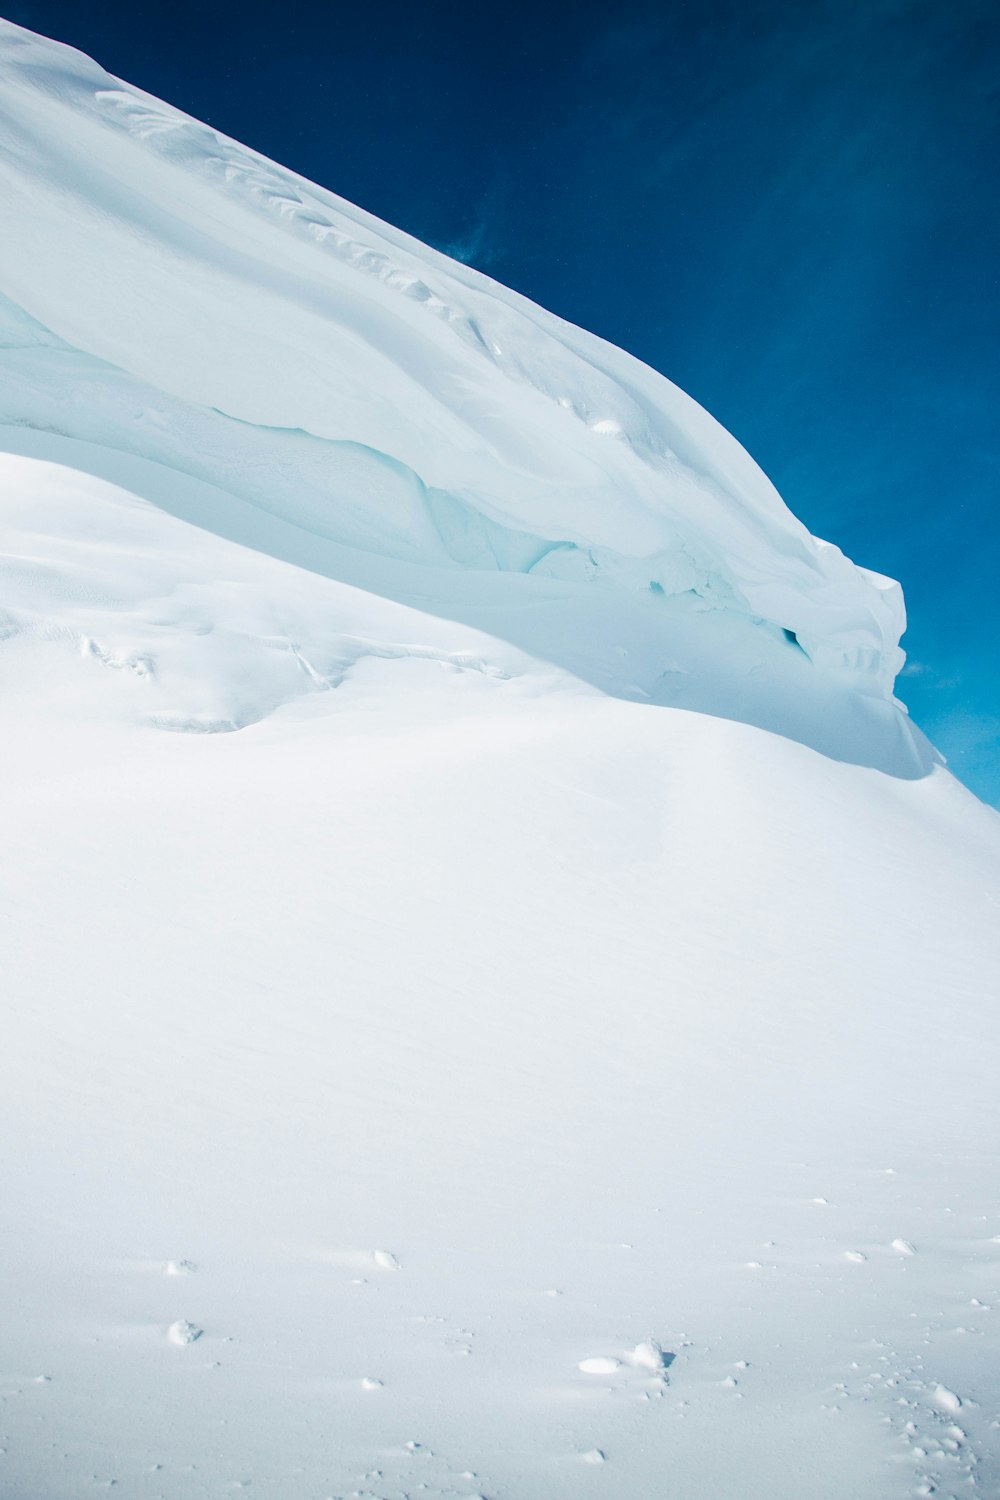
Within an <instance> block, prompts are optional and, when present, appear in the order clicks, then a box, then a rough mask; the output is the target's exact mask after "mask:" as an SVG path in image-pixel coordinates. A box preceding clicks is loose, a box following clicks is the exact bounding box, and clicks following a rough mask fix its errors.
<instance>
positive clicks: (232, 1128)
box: [0, 22, 1000, 1500]
mask: <svg viewBox="0 0 1000 1500" xmlns="http://www.w3.org/2000/svg"><path fill="white" fill-rule="evenodd" d="M0 207H2V214H3V217H2V227H0V507H2V509H0V515H2V527H3V545H2V549H0V552H2V556H0V724H2V733H3V740H2V743H3V748H4V766H5V773H6V774H5V775H4V777H3V794H4V802H5V807H4V812H3V829H4V850H5V856H6V857H5V859H4V860H3V867H2V876H0V880H2V884H0V923H2V927H0V943H2V948H0V952H2V973H3V976H4V993H5V997H6V1001H7V1025H6V1028H5V1038H4V1045H3V1048H2V1049H0V1067H2V1071H3V1082H2V1088H0V1111H2V1121H3V1136H2V1138H3V1141H4V1145H5V1150H4V1153H3V1157H4V1179H3V1192H2V1195H0V1248H2V1264H3V1265H4V1267H5V1273H6V1274H5V1276H4V1289H5V1303H4V1308H3V1326H4V1330H5V1339H4V1352H3V1354H2V1356H0V1400H2V1411H3V1416H2V1421H0V1432H2V1433H3V1434H4V1436H3V1437H2V1438H0V1447H3V1449H4V1452H3V1453H2V1454H0V1476H3V1479H2V1483H3V1484H4V1485H5V1488H4V1491H3V1492H4V1493H5V1494H10V1495H11V1496H13V1497H17V1500H29V1497H31V1500H35V1497H41V1496H45V1497H46V1500H49V1497H53V1500H70V1497H73V1500H75V1497H77V1496H85V1495H90V1494H91V1493H93V1492H95V1491H96V1490H98V1489H101V1488H106V1487H107V1486H109V1485H112V1484H114V1485H117V1486H118V1487H119V1489H120V1490H121V1492H122V1493H124V1494H127V1495H130V1496H131V1495H135V1496H141V1497H146V1496H148V1497H153V1496H163V1497H167V1500H180V1497H200V1496H206V1497H207V1496H215V1495H224V1494H228V1493H233V1492H236V1491H238V1490H239V1489H241V1488H249V1487H251V1486H252V1492H253V1493H256V1494H260V1495H264V1496H273V1497H275V1500H299V1497H302V1500H306V1497H319V1500H322V1497H324V1496H339V1497H345V1500H346V1497H347V1496H365V1497H370V1496H378V1497H385V1500H401V1497H403V1496H410V1497H413V1496H416V1495H417V1494H418V1493H419V1494H427V1495H430V1496H452V1495H458V1496H468V1497H471V1496H474V1495H477V1494H478V1495H485V1496H488V1497H490V1500H508V1497H509V1500H580V1497H588V1496H595V1497H596V1496H603V1497H606V1500H624V1497H626V1496H628V1497H633V1496H634V1497H640V1496H641V1497H647V1496H648V1497H654V1496H660V1495H664V1496H668V1495H669V1496H670V1497H671V1500H716V1497H719V1496H721V1495H732V1496H738V1497H739V1500H785V1497H787V1500H807V1497H815V1500H892V1497H896V1496H898V1497H903V1496H911V1495H913V1496H915V1495H929V1494H932V1493H934V1492H935V1490H936V1491H937V1492H938V1493H940V1494H943V1495H948V1494H954V1495H955V1496H959V1497H964V1496H966V1495H974V1494H982V1495H984V1496H985V1495H989V1494H993V1493H995V1492H996V1491H997V1489H998V1487H1000V1390H998V1381H997V1367H998V1356H1000V1335H998V1329H1000V1305H998V1307H997V1311H996V1312H994V1311H993V1310H992V1309H993V1306H994V1303H995V1302H996V1303H998V1304H1000V1202H998V1199H997V1192H996V1182H997V1166H998V1157H1000V1152H998V1129H997V1127H998V1115H1000V1109H998V1105H997V1102H996V1093H997V1090H996V1086H995V1079H996V1076H997V1071H998V1065H1000V1056H998V1052H1000V1047H998V1041H1000V1027H998V1021H997V1016H996V997H997V991H998V986H997V979H998V976H1000V922H998V920H997V917H998V911H997V906H998V899H997V898H998V893H1000V879H998V876H1000V820H998V819H997V817H996V815H995V814H993V813H992V812H990V811H989V810H988V809H986V808H984V807H983V806H982V805H981V804H979V803H978V802H977V801H976V800H975V799H974V798H973V797H972V796H971V795H970V794H969V793H968V792H966V791H965V790H964V789H963V788H962V787H961V786H960V785H959V784H958V783H957V782H956V781H955V780H954V779H953V778H952V777H951V776H950V775H949V774H948V772H947V770H946V769H945V768H944V766H943V765H942V764H941V762H940V758H939V757H937V756H936V754H935V753H934V751H933V749H932V748H931V747H930V746H929V745H928V744H927V742H926V741H925V740H924V739H923V737H922V736H921V735H920V733H919V731H918V730H917V729H916V728H915V727H914V726H913V725H912V724H911V723H910V721H909V719H908V718H907V717H906V714H905V711H904V710H903V709H902V708H901V707H900V705H898V704H897V703H896V702H895V700H894V699H893V697H892V686H893V681H894V678H895V675H896V672H897V671H898V668H899V665H900V663H901V660H902V654H901V652H900V650H899V645H898V643H899V638H900V635H901V632H902V628H903V624H904V617H903V607H902V596H901V593H900V590H899V588H898V586H897V585H896V584H895V583H893V582H891V581H890V580H887V579H885V578H882V577H879V576H878V575H875V574H872V573H870V572H867V571H865V570H863V569H860V568H857V567H855V566H854V565H853V564H852V563H850V562H849V561H848V560H847V559H846V558H844V556H843V555H842V554H841V553H840V552H839V551H838V549H837V548H836V547H834V546H832V545H830V544H829V543H825V542H820V541H817V540H816V539H815V538H813V537H811V536H810V535H809V533H808V532H807V531H806V530H805V529H804V528H803V527H802V526H801V525H800V523H799V522H798V521H797V520H796V519H795V517H794V516H793V515H792V514H791V513H790V512H789V511H788V510H787V508H786V507H785V505H784V503H783V502H782V500H781V499H780V497H779V496H778V495H777V493H776V492H775V490H774V489H773V487H772V486H771V485H770V484H769V482H768V481H767V479H766V478H765V476H764V475H763V474H762V473H761V472H760V470H759V469H758V468H757V467H756V465H755V464H754V463H753V461H752V460H751V459H750V458H749V457H748V455H747V454H746V453H745V452H744V451H743V450H742V449H741V448H740V446H739V445H738V444H737V443H736V442H735V441H734V440H733V439H732V438H731V437H730V436H729V435H728V434H727V433H726V432H725V431H723V429H721V428H720V427H719V426H718V424H717V423H715V422H714V421H713V420H712V418H711V417H709V416H708V415H707V414H706V413H705V412H704V411H702V410H701V409H700V408H699V407H698V406H697V405H696V404H695V403H694V402H692V401H691V400H690V399H689V398H688V397H687V396H685V395H684V394H683V393H682V392H680V391H679V390H677V389H676V387H674V386H672V385H671V384H670V383H669V382H668V381H666V380H664V379H663V378H662V377H661V376H659V375H658V374H656V373H654V372H653V371H651V370H649V369H647V368H646V367H645V366H643V365H641V364H640V363H638V362H637V361H636V360H634V359H632V358H630V357H629V356H628V355H626V354H624V353H622V352H621V351H620V350H617V349H614V348H612V347H611V346H609V345H607V344H605V343H603V342H602V341H601V340H599V339H597V338H594V337H592V336H591V335H589V334H586V333H583V332H581V331H580V330H579V329H576V328H572V327H570V326H569V325H567V324H565V323H563V322H561V321H560V320H559V319H558V318H555V317H553V316H552V315H550V314H548V313H545V312H543V311H542V310H541V309H540V308H537V307H535V306H533V305H532V304H531V303H529V302H527V301H526V300H525V299H524V298H522V297H519V296H517V295H516V294H515V293H513V292H510V291H508V290H506V289H505V288H503V287H501V286H498V285H497V284H496V283H494V282H492V281H491V280H490V279H489V278H487V277H484V276H482V275H480V274H478V273H476V272H475V271H472V270H470V269H468V268H467V267H464V266H460V265H457V264H455V263H454V262H452V261H450V260H448V259H447V257H445V256H442V255H440V254H437V253H436V252H434V251H432V250H429V249H427V248H426V247H425V246H423V245H420V244H419V243H417V242H416V241H414V240H412V239H410V238H409V237H408V236H406V235H404V234H402V233H400V232H399V231H397V230H394V229H392V228H390V227H389V226H387V225H385V224H383V223H381V222H379V221H378V220H375V219H373V218H372V217H371V216H369V215H367V214H365V213H363V212H362V211H361V210H359V209H357V208H354V207H353V206H352V205H350V204H347V203H345V202H344V201H343V200H341V199H338V198H336V197H335V196H333V195H332V194H330V193H327V192H325V191H323V190H322V189H320V188H317V187H315V186H313V185H312V184H310V183H307V182H305V181H303V180H302V179H301V178H299V177H297V176H295V175H294V174H293V173H291V172H288V171H285V170H284V169H282V168H280V167H277V166H275V165H274V164H273V163H271V162H269V161H266V160H264V159H262V158H261V157H259V156H257V155H255V154H254V153H253V152H251V151H249V150H247V149H245V148H244V147H241V146H239V145H237V144H235V143H234V142H232V141H230V140H227V139H225V138H224V137H221V136H219V135H218V134H217V133H216V132H215V131H213V130H211V129H209V128H208V127H207V126H204V125H201V124H198V123H197V122H195V121H193V120H191V119H189V118H188V117H187V116H184V115H182V114H180V113H178V112H177V111H176V110H173V109H171V108H170V107H169V106H168V105H165V104H162V103H160V102H159V101H157V100H155V99H152V98H150V97H149V96H148V95H145V94H143V93H141V92H140V91H139V90H136V89H133V88H131V87H130V86H129V85H127V84H124V83H122V82H121V81H120V80H117V79H114V78H112V77H109V76H108V75H107V74H106V73H104V72H103V71H102V69H101V68H100V67H98V66H97V64H95V63H93V62H91V61H90V60H89V59H87V58H85V57H83V56H81V55H80V54H79V53H77V52H74V51H72V50H71V49H69V48H66V47H63V46H60V45H58V44H56V43H54V42H49V41H46V40H43V39H41V38H39V37H36V36H34V35H33V34H31V33H29V32H26V31H24V30H22V29H20V28H18V27H16V26H13V25H10V24H8V23H6V22H4V23H0ZM169 731H173V732H169Z"/></svg>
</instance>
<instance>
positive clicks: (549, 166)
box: [0, 0, 1000, 805]
mask: <svg viewBox="0 0 1000 1500" xmlns="http://www.w3.org/2000/svg"><path fill="white" fill-rule="evenodd" d="M0 10H3V13H4V14H6V15H7V16H9V17H10V19H12V20H15V21H19V22H20V23H21V24H23V25H25V26H30V27H32V28H33V29H34V30H36V31H41V32H44V33H46V34H48V35H50V36H55V37H58V38H59V39H60V40H62V41H66V42H70V43H72V44H73V45H74V46H77V47H81V48H82V49H83V50H84V51H86V52H89V53H91V54H92V55H93V56H94V57H96V58H97V59H98V60H99V61H100V62H101V63H103V64H104V66H105V67H107V68H109V69H110V70H111V71H112V72H114V73H117V74H120V75H121V76H122V77H125V78H127V79H129V80H130V81H131V82H133V83H136V84H138V85H140V86H141V87H142V88H145V89H147V90H149V91H150V92H151V93H154V94H157V95H159V96H160V97H162V98H164V99H167V100H169V101H170V102H171V103H173V104H175V105H177V106H179V107H180V108H182V109H185V110H187V111H189V112H190V113H191V114H193V115H196V116H198V117H199V118H200V119H203V120H207V121H209V122H210V123H211V124H212V125H215V126H216V127H218V128H219V129H220V130H223V131H225V132H226V133H227V134H228V135H232V136H235V137H236V138H237V139H239V140H242V141H245V142H247V143H248V144H250V145H252V146H254V147H256V148H257V149H258V150H260V151H263V152H264V153H265V154H266V155H268V156H271V157H274V158H275V159H276V160H278V161H281V162H283V163H285V164H286V165H288V166H291V167H293V168H295V169H296V170H297V171H299V172H301V173H304V174H305V175H306V176H307V177H310V178H313V179H314V180H315V181H317V182H320V183H322V184H323V185H324V186H326V187H329V188H332V189H333V190H334V191H336V192H338V193H341V194H342V195H344V196H345V197H347V198H350V199H352V200H353V201H354V202H356V203H359V204H361V205H363V206H364V207H365V208H367V209H369V210H371V211H372V212H373V213H376V214H378V215H380V216H381V217H383V218H385V219H388V220H390V221H391V222H392V223H394V224H397V225H399V226H400V227H402V228H404V229H407V230H409V231H410V232H411V233H413V234H415V235H417V236H419V237H420V238H421V239H424V240H427V241H429V242H430V243H432V244H434V245H437V246H439V247H440V248H442V249H446V250H448V251H449V252H450V253H451V254H453V255H458V256H460V257H461V258H462V259H465V260H468V261H469V262H471V263H472V264H474V265H476V266H478V267H480V268H481V269H482V270H485V271H488V272H489V273H490V274H491V275H492V276H495V277H496V278H497V279H499V280H501V281H503V282H506V283H507V284H508V285H510V286H513V287H516V288H517V289H518V290H519V291H521V292H524V293H525V294H526V295H527V296H529V297H532V298H533V299H535V300H536V301H538V302H541V303H543V304H544V305H545V306H546V307H549V308H551V309H552V310H553V311H555V312H557V313H559V314H560V315H561V316H563V317H566V318H569V319H571V320H572V321H573V322H576V323H580V324H582V325H583V326H584V327H587V328H590V329H593V330H594V331H595V332H597V333H599V334H601V335H603V336H604V337H605V338H608V339H611V340H612V341H613V342H615V343H617V344H621V345H623V346H624V347H625V348H627V349H629V350H631V351H632V352H633V353H634V354H637V355H639V357H640V358H642V359H644V360H646V361H647V362H648V363H649V364H651V365H654V366H655V367H656V368H657V369H660V370H662V371H663V372H664V373H665V374H667V375H669V376H670V378H671V379H672V380H675V381H676V382H677V383H678V384H679V385H681V386H683V387H684V388H685V389H686V390H687V391H689V392H690V393H691V394H692V395H693V396H695V397H696V398H697V399H698V400H699V401H700V402H702V404H703V405H705V406H706V407H708V409H709V410H710V411H711V412H713V413H714V415H715V416H716V417H718V418H719V419H720V420H721V421H722V422H723V423H724V424H725V425H726V426H727V427H728V428H729V429H730V430H731V431H732V432H734V433H735V434H736V436H737V437H739V438H740V440H741V441H742V442H743V443H744V444H745V445H746V447H748V448H749V450H750V452H751V453H752V454H753V455H754V457H755V458H756V459H757V460H758V462H759V463H761V464H762V466H763V467H764V468H765V469H766V470H767V472H768V473H769V474H770V475H771V477H772V478H773V479H774V481H775V482H776V484H777V485H778V487H779V489H780V490H781V491H782V493H783V495H784V496H785V498H786V500H787V501H788V503H789V505H790V506H791V507H792V509H793V510H794V511H795V512H796V513H797V514H798V515H799V516H801V517H802V519H803V520H804V521H805V522H806V524H807V525H808V526H809V527H810V528H811V529H812V530H813V531H814V532H816V533H817V534H818V535H820V536H825V537H828V538H829V539H830V540H832V541H836V542H837V543H838V544H839V545H840V546H842V547H843V548H844V550H845V551H846V552H847V553H848V554H849V555H850V556H852V557H853V558H854V559H855V561H857V562H861V563H864V564H866V565H867V566H869V567H874V568H877V569H879V570H880V571H882V572H886V573H889V574H891V575H893V576H894V577H896V578H899V579H901V581H902V583H903V585H904V588H905V590H906V595H907V601H908V607H909V615H910V629H909V631H908V634H907V637H906V640H905V642H904V644H905V645H906V647H907V649H908V651H909V653H910V664H909V666H908V668H907V673H906V675H905V676H904V677H903V678H902V679H901V682H900V687H899V691H900V693H901V695H902V696H903V697H904V699H905V700H906V701H907V702H908V704H909V706H910V708H911V711H912V712H913V714H914V717H915V718H916V719H917V721H918V722H919V723H920V724H921V725H922V726H923V727H924V728H925V729H926V730H927V732H928V733H929V734H930V735H931V738H932V739H934V740H935V742H936V743H937V744H938V746H939V747H940V748H941V749H942V750H943V752H944V753H945V754H946V755H947V756H948V759H949V761H950V763H951V764H952V766H953V768H954V769H955V770H956V771H957V773H958V774H959V775H960V776H961V777H962V778H963V779H964V780H965V781H966V782H967V783H968V784H969V785H970V786H972V787H973V789H974V790H976V791H978V792H979V794H980V796H983V797H985V798H987V799H989V800H991V801H993V802H995V803H997V804H998V805H1000V666H998V661H997V652H998V646H1000V577H998V572H1000V507H998V504H997V478H998V468H1000V463H998V455H1000V430H998V428H1000V422H998V412H1000V204H998V188H1000V166H998V163H1000V7H998V6H997V5H996V3H995V0H951V3H948V0H934V3H920V0H860V3H858V0H842V3H840V4H834V3H828V0H796V3H784V0H774V3H771V0H745V3H743V4H741V5H736V4H731V3H727V0H702V3H689V0H679V3H672V0H660V3H659V4H650V3H641V0H618V3H616V4H611V5H609V4H607V3H603V4H600V5H592V4H589V3H586V0H583V3H579V4H576V5H568V4H546V3H545V0H539V3H536V4H527V3H524V0H513V3H512V4H508V5H507V6H493V5H489V6H487V5H482V4H480V3H479V0H467V3H465V4H462V5H457V4H453V3H446V4H435V3H423V4H421V3H420V0H410V3H408V4H405V5H403V4H399V3H396V0H352V3H350V4H346V3H341V0H327V3H320V0H291V3H288V4H284V5H278V4H265V3H260V0H257V3H254V0H243V3H240V4H235V3H230V0H199V3H197V4H196V3H193V0H169V3H168V0H152V3H145V4H144V3H142V0H133V3H130V4H129V3H122V0H6V4H4V0H0Z"/></svg>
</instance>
